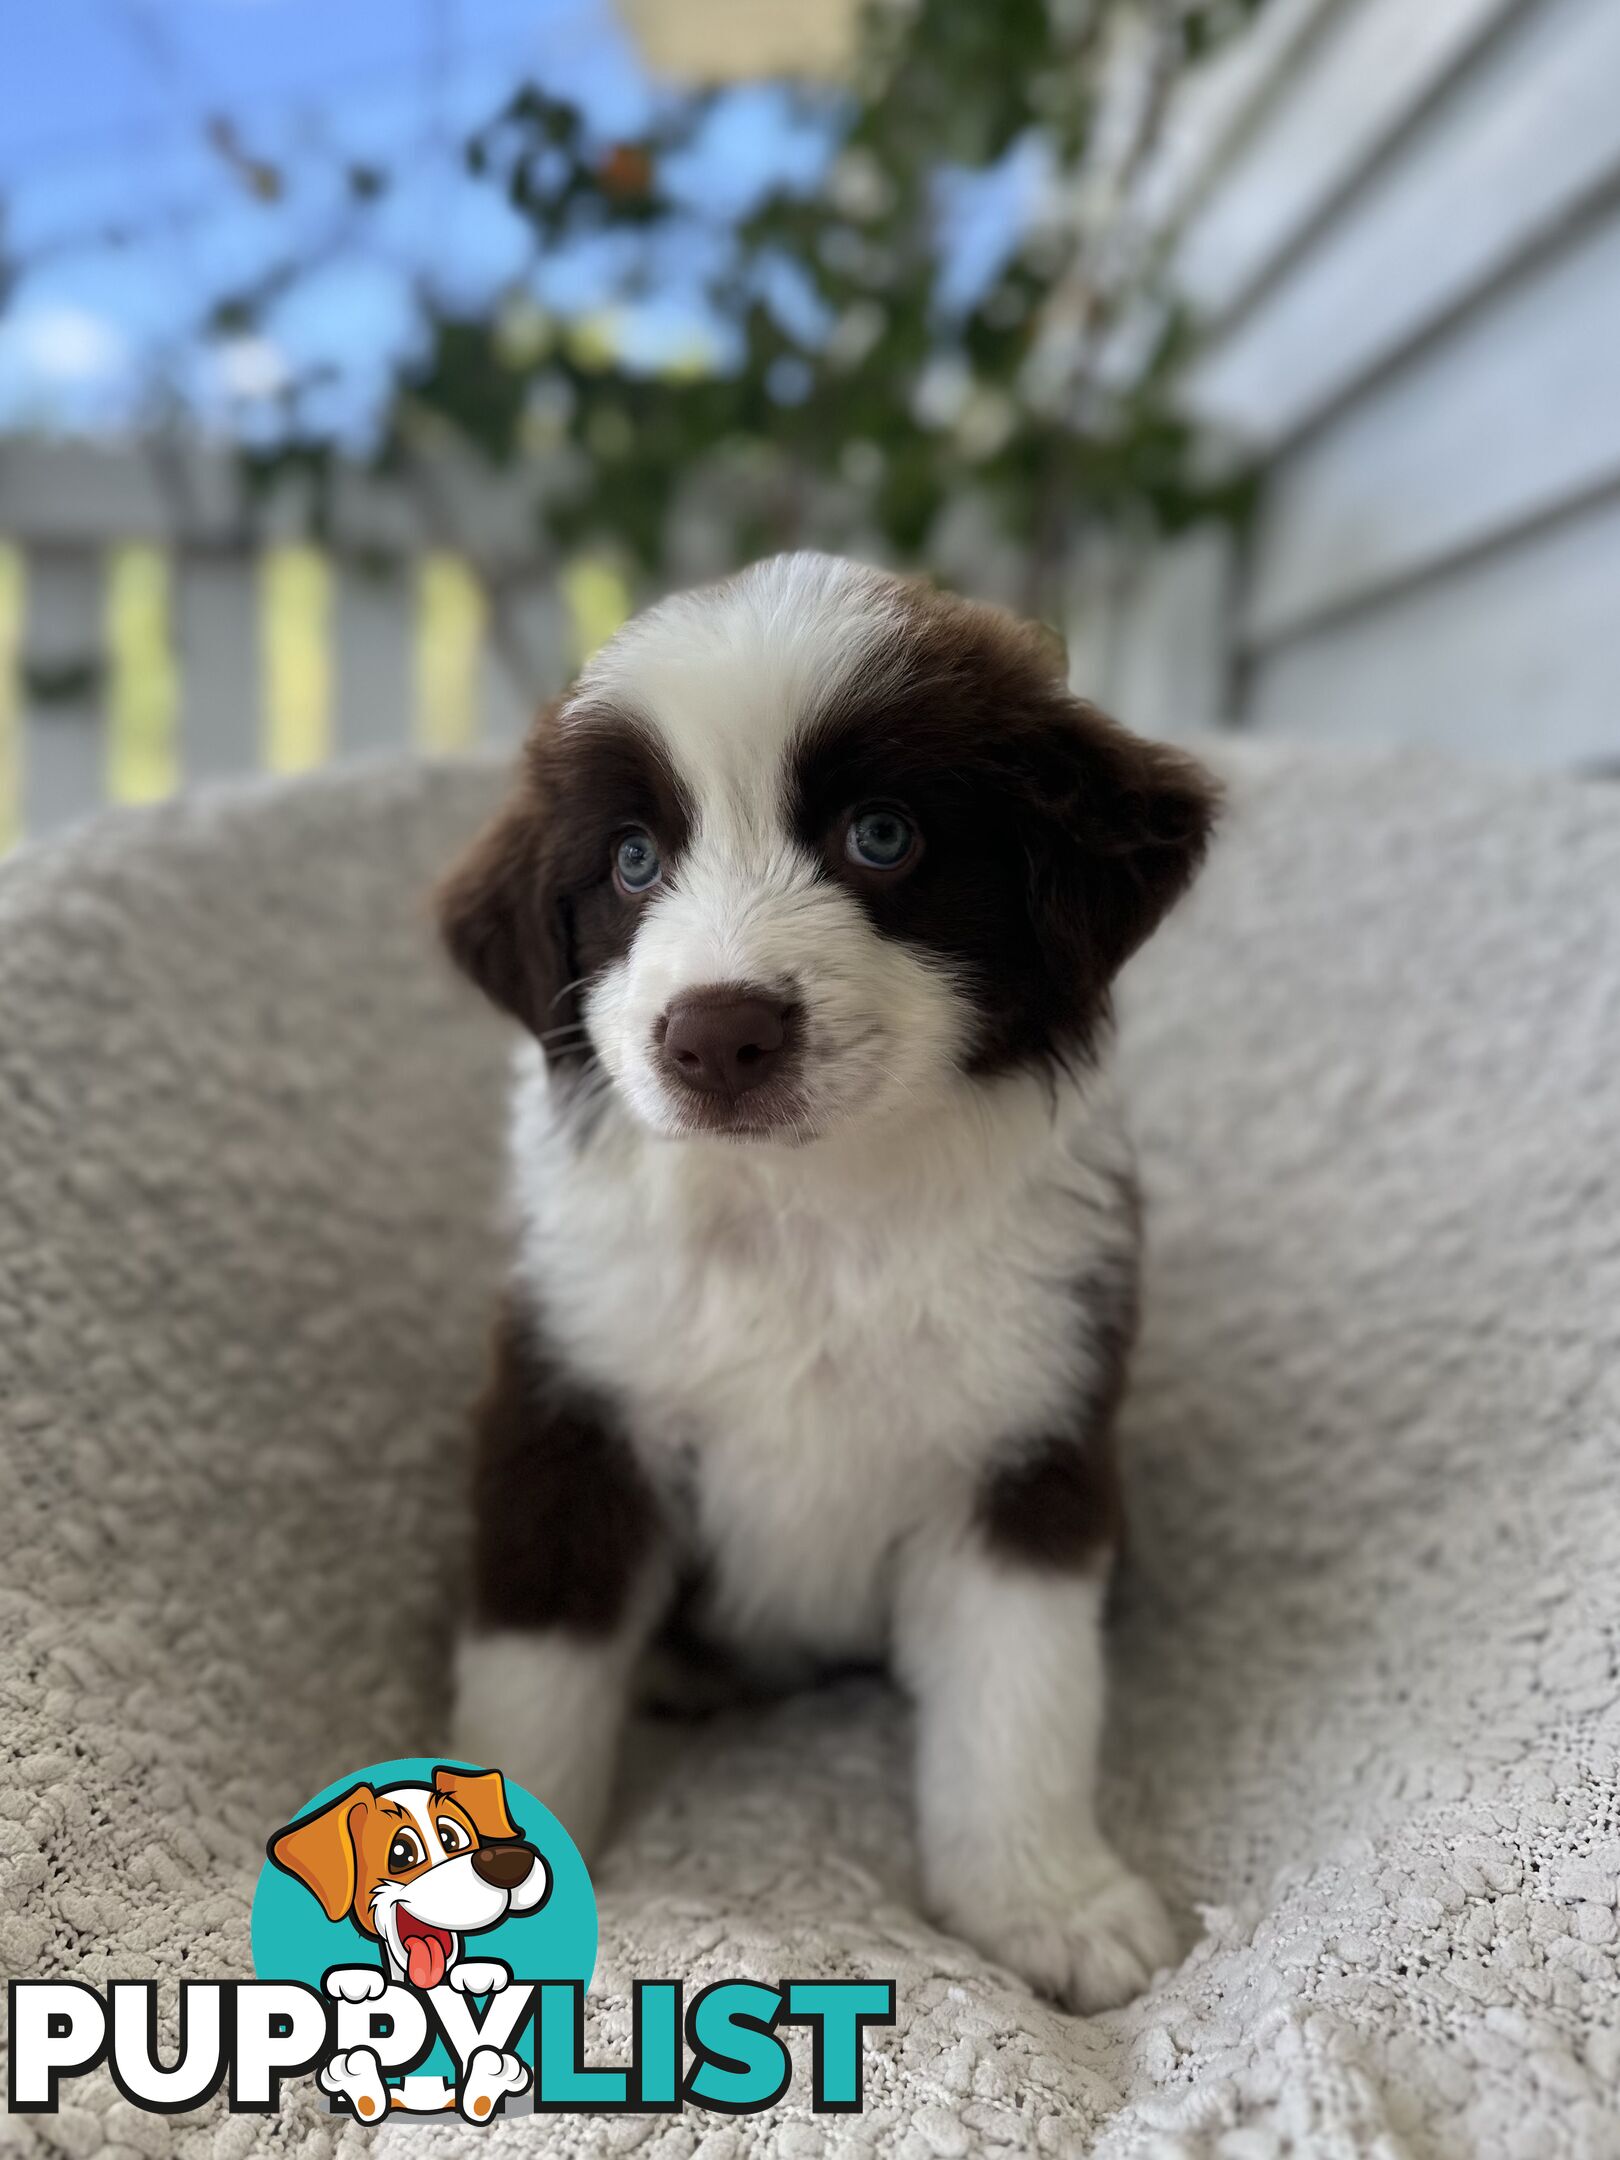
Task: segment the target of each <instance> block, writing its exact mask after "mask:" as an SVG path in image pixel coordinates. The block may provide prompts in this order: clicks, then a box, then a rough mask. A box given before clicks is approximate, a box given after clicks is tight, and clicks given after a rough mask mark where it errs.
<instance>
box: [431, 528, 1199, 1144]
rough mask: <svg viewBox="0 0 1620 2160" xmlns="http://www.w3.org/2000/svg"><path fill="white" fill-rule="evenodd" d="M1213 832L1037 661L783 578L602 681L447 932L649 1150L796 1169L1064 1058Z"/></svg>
mask: <svg viewBox="0 0 1620 2160" xmlns="http://www.w3.org/2000/svg"><path fill="white" fill-rule="evenodd" d="M1214 801H1215V791H1214V787H1213V784H1212V782H1211V781H1210V780H1209V778H1208V776H1207V775H1206V774H1205V773H1204V772H1203V771H1202V770H1201V768H1199V767H1198V766H1197V765H1195V764H1194V763H1193V762H1192V761H1191V760H1190V759H1187V758H1184V757H1182V756H1180V755H1178V754H1177V753H1175V752H1172V751H1169V750H1165V749H1163V748H1162V747H1159V746H1156V745H1152V744H1148V743H1144V742H1141V741H1139V740H1138V739H1137V738H1135V737H1133V736H1130V735H1128V734H1126V733H1125V732H1124V730H1122V729H1120V728H1117V727H1115V726H1114V725H1113V723H1112V722H1110V721H1108V720H1105V719H1104V718H1103V717H1102V716H1101V715H1100V714H1099V713H1097V712H1095V711H1094V710H1093V709H1092V708H1091V707H1089V706H1086V705H1084V704H1082V703H1081V702H1080V701H1079V700H1077V699H1076V698H1074V697H1072V696H1071V695H1070V693H1069V691H1068V688H1067V685H1066V683H1065V681H1064V678H1063V673H1062V666H1061V661H1060V658H1059V656H1058V655H1057V654H1056V653H1055V651H1054V650H1053V649H1052V647H1051V645H1050V643H1049V641H1048V640H1047V639H1046V638H1045V636H1044V634H1043V633H1042V632H1040V631H1038V630H1036V629H1033V628H1031V627H1029V626H1027V625H1023V624H1020V623H1018V622H1017V621H1016V620H1015V619H1014V618H1012V617H1010V616H1008V615H1005V614H1003V613H1002V612H1001V611H999V610H997V609H993V608H988V607H982V606H978V605H975V604H973V603H970V602H966V601H961V600H956V599H951V598H948V597H945V596H940V595H935V594H931V593H928V592H925V591H923V590H921V589H919V588H917V587H915V586H912V585H909V584H906V583H902V582H901V581H899V580H897V579H894V578H891V577H887V576H885V575H883V574H882V573H879V572H876V571H872V570H869V569H864V568H861V567H859V566H857V565H854V564H849V563H843V562H838V561H835V560H833V559H831V558H828V557H825V556H813V555H800V556H785V557H780V558H777V559H776V560H775V561H772V562H767V563H762V564H760V565H758V566H756V567H755V568H754V569H752V570H750V571H747V572H744V573H743V574H742V575H741V576H740V577H738V578H735V579H733V580H731V581H730V582H729V583H727V584H725V585H722V586H719V587H716V588H713V589H711V590H709V591H706V592H699V593H693V594H688V595H683V596H681V597H679V598H677V599H675V600H671V601H667V602H665V603H664V604H663V605H661V606H659V607H657V608H654V609H653V610H651V611H650V612H649V613H648V614H646V615H644V616H642V617H640V618H638V619H637V620H636V621H634V622H632V623H630V624H629V625H627V626H626V628H625V629H623V630H622V631H620V633H619V634H618V636H617V637H615V638H614V639H613V640H612V641H611V642H610V643H609V644H608V645H607V646H606V647H605V648H604V649H603V651H602V652H601V653H600V654H599V655H598V656H597V658H596V659H595V660H594V661H593V662H592V663H591V665H590V666H589V667H588V668H587V669H586V671H585V673H584V674H583V675H582V677H581V678H580V681H579V682H578V684H577V685H576V686H575V688H574V690H573V692H572V693H571V694H570V695H569V696H568V697H567V698H566V699H564V700H563V701H562V702H561V703H560V704H559V705H558V706H556V707H554V708H552V709H551V710H550V711H549V712H547V713H546V714H544V715H543V716H542V718H541V719H540V721H539V722H538V724H537V726H536V729H535V731H534V734H533V735H532V737H531V739H530V742H529V744H528V746H527V749H526V752H525V758H524V765H523V771H522V775H521V778H520V782H519V786H518V790H517V793H516V795H515V797H514V799H513V801H512V802H511V803H510V804H509V806H508V807H507V809H506V810H505V811H504V812H503V814H502V815H501V817H500V818H499V819H498V820H497V822H496V824H495V825H494V827H492V828H491V830H490V831H489V832H488V833H486V834H485V836H484V837H483V839H482V840H481V841H480V842H479V844H478V846H477V847H476V849H475V850H474V852H473V854H472V856H471V857H470V858H469V859H468V860H467V862H466V863H464V864H463V865H462V866H461V868H460V869H459V871H457V872H456V873H455V874H454V876H453V877H452V878H451V880H450V881H449V883H448V885H447V886H446V889H445V893H444V900H443V920H444V925H445V931H446V935H447V938H448V941H449V944H450V947H451V950H452V952H453V954H454V955H455V957H456V959H457V960H458V962H459V963H460V964H461V966H462V967H463V968H464V969H465V970H466V971H467V973H469V974H470V975H471V976H472V977H473V978H474V980H476V981H477V982H478V983H480V984H481V985H482V987H483V988H484V989H485V990H486V992H488V994H489V995H490V996H491V997H492V998H494V1000H495V1001H496V1002H497V1003H498V1004H500V1005H502V1006H503V1007H504V1008H505V1009H506V1010H508V1011H509V1012H511V1013H513V1014H514V1015H515V1016H516V1017H518V1018H519V1019H521V1020H522V1021H523V1022H524V1023H525V1025H527V1026H528V1027H529V1028H530V1029H532V1030H533V1032H534V1033H535V1034H536V1035H537V1036H538V1037H539V1039H540V1041H541V1043H542V1045H543V1046H544V1048H545V1050H546V1053H547V1056H548V1058H550V1060H551V1061H552V1063H553V1065H554V1066H555V1067H556V1068H558V1069H560V1070H567V1069H575V1070H578V1069H582V1068H583V1069H587V1070H588V1069H590V1068H592V1067H595V1068H596V1069H597V1070H598V1071H599V1073H600V1074H601V1075H602V1076H603V1077H604V1080H605V1083H606V1084H608V1085H611V1086H612V1087H613V1088H614V1089H615V1090H616V1091H617V1093H618V1094H619V1096H620V1097H621V1098H622V1100H623V1101H624V1103H625V1104H626V1105H627V1106H628V1107H629V1109H630V1110H631V1111H632V1112H633V1113H634V1115H635V1116H636V1117H637V1118H639V1119H640V1120H641V1121H642V1122H643V1123H644V1124H646V1125H647V1126H649V1127H651V1128H652V1129H653V1130H655V1131H657V1132H660V1133H665V1134H670V1135H680V1134H691V1133H718V1134H723V1135H726V1136H728V1137H733V1138H737V1139H775V1140H787V1141H802V1140H808V1139H815V1138H818V1137H819V1136H821V1135H822V1134H824V1133H827V1132H829V1131H831V1130H833V1129H835V1128H837V1127H838V1126H840V1125H842V1124H845V1123H847V1122H848V1121H850V1120H852V1119H855V1118H870V1117H880V1116H883V1115H885V1114H888V1113H892V1112H895V1111H897V1110H906V1109H916V1108H920V1107H925V1106H926V1104H927V1102H928V1101H929V1100H930V1099H931V1098H933V1097H936V1096H937V1095H938V1094H940V1093H941V1092H942V1091H943V1090H944V1089H945V1088H946V1087H948V1086H950V1085H951V1084H953V1083H955V1082H958V1081H959V1079H960V1076H962V1075H963V1074H967V1075H986V1076H988V1075H992V1074H995V1073H998V1072H1004V1071H1007V1070H1009V1069H1011V1068H1014V1067H1017V1066H1019V1065H1023V1064H1031V1063H1038V1062H1040V1061H1042V1060H1045V1059H1052V1058H1064V1057H1074V1056H1083V1055H1084V1054H1085V1053H1086V1051H1087V1048H1088V1047H1089V1044H1090V1040H1091V1037H1092V1033H1093V1031H1094V1030H1095V1028H1096V1027H1097V1025H1098V1024H1099V1022H1101V1021H1102V1020H1103V1019H1104V1018H1105V1016H1106V1013H1107V1007H1108V986H1109V983H1110V982H1111V981H1112V978H1113V976H1114V974H1115V972H1116V971H1117V969H1118V968H1119V967H1120V965H1121V964H1122V962H1123V961H1124V960H1125V959H1126V958H1127V957H1128V956H1129V954H1130V953H1131V952H1132V951H1134V950H1135V948H1136V946H1137V945H1139V944H1140V943H1141V941H1142V940H1143V939H1144V938H1145V937H1146V936H1147V935H1148V934H1149V932H1150V931H1151V930H1152V929H1153V927H1154V926H1155V924H1156V923H1157V922H1158V920H1159V919H1160V917H1161V916H1162V914H1163V913H1164V911H1165V909H1166V908H1167V907H1169V905H1170V904H1171V902H1172V901H1173V900H1174V899H1175V898H1176V896H1177V895H1178V894H1179V893H1180V892H1181V890H1182V889H1183V887H1184V886H1185V885H1186V884H1187V882H1188V880H1189V879H1190V878H1191V876H1192V874H1193V872H1194V870H1195V869H1196V867H1197V864H1198V862H1199V860H1200V858H1201V855H1202V853H1203V848H1204V844H1205V841H1206V838H1207V835H1208V831H1209V827H1210V823H1211V819H1212V815H1213V810H1214Z"/></svg>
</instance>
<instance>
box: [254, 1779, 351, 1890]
mask: <svg viewBox="0 0 1620 2160" xmlns="http://www.w3.org/2000/svg"><path fill="white" fill-rule="evenodd" d="M376 1804H377V1795H376V1794H375V1793H374V1792H373V1791H372V1789H371V1787H370V1786H369V1785H356V1786H355V1787H354V1788H353V1789H352V1790H351V1791H349V1792H346V1793H344V1794H342V1795H341V1797H340V1798H338V1799H336V1800H333V1801H330V1802H328V1804H327V1805H326V1806H325V1807H324V1808H322V1809H321V1810H320V1812H319V1813H318V1814H315V1815H305V1816H303V1817H302V1818H301V1819H300V1820H299V1821H298V1822H295V1823H289V1824H288V1825H287V1827H286V1829H284V1830H278V1831H277V1832H276V1833H275V1835H274V1836H273V1837H272V1838H271V1840H270V1843H269V1846H268V1848H267V1850H268V1852H269V1854H270V1858H271V1859H272V1860H273V1861H274V1862H275V1864H276V1866H277V1867H279V1868H285V1870H286V1871H287V1873H288V1874H289V1875H294V1876H296V1877H297V1879H298V1880H299V1881H300V1882H301V1883H302V1884H303V1885H304V1888H305V1889H306V1890H310V1891H313V1892H314V1894H315V1896H316V1897H317V1898H319V1900H320V1904H321V1910H322V1911H323V1912H324V1913H325V1915H326V1917H327V1919H328V1920H341V1919H342V1918H343V1917H344V1915H345V1914H346V1913H348V1912H351V1911H352V1910H353V1909H354V1894H355V1886H356V1882H357V1880H358V1870H357V1868H356V1864H355V1852H354V1841H355V1836H356V1832H357V1830H358V1827H359V1823H360V1822H361V1821H363V1820H364V1819H365V1817H366V1815H367V1814H368V1813H369V1812H370V1810H371V1809H372V1808H374V1807H375V1806H376Z"/></svg>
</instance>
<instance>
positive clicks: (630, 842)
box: [613, 832, 664, 893]
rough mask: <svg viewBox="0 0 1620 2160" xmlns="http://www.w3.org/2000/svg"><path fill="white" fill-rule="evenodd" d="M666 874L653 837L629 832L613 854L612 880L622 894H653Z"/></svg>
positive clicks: (649, 834)
mask: <svg viewBox="0 0 1620 2160" xmlns="http://www.w3.org/2000/svg"><path fill="white" fill-rule="evenodd" d="M663 874H664V866H663V864H662V863H661V862H660V861H659V859H658V844H657V842H656V841H655V840H654V839H653V836H652V834H651V833H644V832H628V833H626V834H625V835H624V837H623V839H622V840H621V841H620V842H619V844H618V846H617V847H616V848H615V849H614V851H613V878H614V883H615V884H616V885H617V886H618V888H619V890H620V892H626V893H643V892H650V891H651V890H652V888H653V886H655V885H656V884H657V883H658V880H659V879H660V878H661V877H662V876H663Z"/></svg>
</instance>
